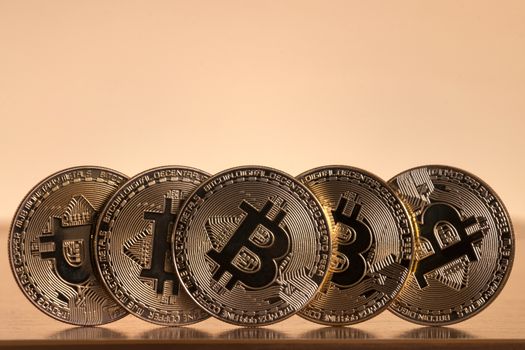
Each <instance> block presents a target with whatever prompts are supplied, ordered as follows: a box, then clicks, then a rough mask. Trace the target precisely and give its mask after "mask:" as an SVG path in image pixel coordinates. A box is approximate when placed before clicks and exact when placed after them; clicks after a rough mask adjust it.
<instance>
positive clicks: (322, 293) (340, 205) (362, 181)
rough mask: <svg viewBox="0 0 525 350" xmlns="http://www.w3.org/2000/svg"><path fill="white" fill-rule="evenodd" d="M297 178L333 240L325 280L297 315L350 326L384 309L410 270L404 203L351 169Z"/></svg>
mask: <svg viewBox="0 0 525 350" xmlns="http://www.w3.org/2000/svg"><path fill="white" fill-rule="evenodd" d="M297 178H298V179H299V180H300V181H301V182H302V183H303V184H304V185H306V187H308V188H309V189H310V190H311V191H312V192H313V193H314V194H315V195H316V196H317V198H318V199H319V201H320V202H321V205H322V206H323V208H324V210H325V212H326V213H327V215H328V217H329V220H330V223H331V227H332V230H331V231H332V234H333V236H332V238H333V241H334V249H333V253H332V255H333V258H332V263H331V266H330V271H329V274H328V278H327V279H326V281H325V283H324V284H323V286H322V288H321V289H320V290H319V292H317V294H316V296H315V298H314V299H313V300H312V301H311V302H310V303H309V304H308V305H307V306H306V307H305V308H304V309H302V310H301V312H300V313H299V315H300V316H302V317H304V318H306V319H308V320H310V321H313V322H317V323H321V324H327V325H348V324H354V323H358V322H362V321H365V320H367V319H370V318H371V317H373V316H376V315H377V314H379V313H380V312H382V311H384V310H386V308H387V307H388V305H389V304H390V303H391V302H392V300H394V298H395V297H396V295H397V294H398V293H399V291H400V290H401V288H402V286H403V284H404V283H405V281H406V279H407V277H408V274H409V271H410V268H411V265H412V252H413V242H414V238H413V237H414V234H415V232H414V225H413V218H412V217H411V215H410V213H409V211H408V210H407V208H406V207H405V205H404V204H403V202H402V201H401V200H400V199H399V198H398V197H397V196H396V194H395V192H394V190H392V189H391V188H390V187H389V186H388V185H387V184H386V182H384V181H383V180H381V179H380V178H378V177H377V176H375V175H373V174H370V173H368V172H366V171H364V170H361V169H357V168H353V167H348V166H323V167H320V168H316V169H312V170H309V171H306V172H304V173H302V174H300V175H299V176H298V177H297Z"/></svg>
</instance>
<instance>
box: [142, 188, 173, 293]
mask: <svg viewBox="0 0 525 350" xmlns="http://www.w3.org/2000/svg"><path fill="white" fill-rule="evenodd" d="M173 201H174V198H169V197H165V198H164V210H163V211H162V212H160V213H159V212H155V211H147V212H144V219H146V220H151V221H153V225H154V232H153V244H152V247H151V262H150V267H149V268H143V269H142V271H141V272H140V277H143V278H149V279H153V280H155V281H156V283H155V284H156V286H155V290H156V292H157V294H162V293H163V291H164V292H166V291H165V288H166V287H167V286H166V285H165V283H166V282H168V281H171V283H170V284H171V285H172V294H173V295H178V293H179V282H178V279H177V276H176V275H175V271H174V268H173V263H172V260H171V248H170V237H171V231H172V228H173V223H174V222H175V219H176V217H177V215H175V214H173V213H172V207H173Z"/></svg>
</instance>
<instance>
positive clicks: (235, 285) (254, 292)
mask: <svg viewBox="0 0 525 350" xmlns="http://www.w3.org/2000/svg"><path fill="white" fill-rule="evenodd" d="M328 225H329V224H328V221H327V219H326V216H325V214H324V213H323V210H322V207H321V205H320V204H319V202H318V200H317V199H316V198H315V196H314V195H313V194H312V193H311V192H310V191H309V190H308V189H307V188H306V187H305V186H303V185H302V184H301V183H300V182H299V181H297V180H296V179H294V178H293V177H292V176H290V175H288V174H286V173H283V172H281V171H278V170H274V169H271V168H266V167H248V166H246V167H239V168H233V169H229V170H226V171H223V172H221V173H219V174H217V175H214V176H212V177H211V178H210V179H209V180H208V181H206V182H205V183H203V184H202V185H201V186H200V187H199V188H198V189H197V190H196V192H194V193H193V194H192V195H191V196H190V198H189V199H188V201H187V202H186V203H185V204H184V206H183V208H182V209H181V212H180V215H179V218H178V220H177V225H176V229H175V233H174V235H173V245H174V254H175V264H176V267H177V273H178V275H179V276H180V277H181V281H182V283H183V285H184V287H185V288H186V290H187V291H188V292H189V293H190V295H191V296H192V297H193V299H194V300H195V301H197V302H198V303H199V305H200V306H202V307H203V308H204V309H205V310H206V311H208V312H209V313H210V314H212V315H213V316H215V317H217V318H219V319H221V320H223V321H226V322H229V323H233V324H237V325H243V326H257V325H265V324H270V323H274V322H277V321H280V320H283V319H285V318H287V317H289V316H291V315H292V314H294V313H296V312H297V311H299V310H300V309H301V308H303V307H304V306H305V305H306V304H307V303H308V302H309V301H310V299H311V298H312V297H313V296H314V295H315V293H316V292H317V290H318V289H319V287H320V285H321V284H322V282H323V280H324V278H325V275H326V272H327V270H328V267H329V263H330V256H331V255H330V254H331V238H330V230H329V226H328Z"/></svg>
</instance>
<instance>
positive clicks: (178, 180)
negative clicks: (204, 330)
mask: <svg viewBox="0 0 525 350" xmlns="http://www.w3.org/2000/svg"><path fill="white" fill-rule="evenodd" d="M208 177H209V175H208V174H207V173H205V172H203V171H201V170H197V169H192V168H187V167H179V166H169V167H160V168H154V169H151V170H147V171H145V172H143V173H141V174H138V175H136V176H134V177H133V178H131V179H130V180H129V181H128V182H126V183H125V184H124V185H122V187H121V189H120V190H119V191H117V192H116V193H115V195H114V196H113V197H112V198H111V199H110V200H109V201H108V203H107V205H106V207H105V209H104V210H103V212H102V214H101V215H100V219H99V222H98V226H97V231H96V236H95V245H96V246H95V249H94V250H95V255H96V262H97V267H98V272H99V273H100V276H101V280H102V281H103V282H104V284H105V285H106V287H107V288H108V290H109V291H110V293H111V294H112V296H113V297H114V298H115V300H117V301H118V302H119V303H120V304H121V305H122V306H123V307H124V308H126V310H128V311H129V312H130V313H131V314H132V315H135V316H137V317H139V318H141V319H143V320H146V321H149V322H152V323H156V324H160V325H165V326H179V325H187V324H191V323H195V322H198V321H201V320H204V319H206V318H208V317H209V315H208V314H207V313H206V312H205V311H203V310H202V309H201V308H200V307H199V306H198V305H197V304H196V303H195V302H194V301H193V300H192V299H191V298H190V297H189V296H188V294H187V293H186V292H185V291H184V289H183V288H181V287H180V283H179V279H178V277H177V275H176V273H175V266H174V264H173V259H172V252H171V235H172V232H173V225H174V224H175V220H176V217H177V214H178V212H179V209H180V206H181V204H182V202H183V201H184V200H185V199H186V198H187V197H188V195H189V194H190V193H191V192H193V190H195V189H196V188H197V186H198V185H199V184H201V183H202V182H203V181H205V180H206V179H207V178H208Z"/></svg>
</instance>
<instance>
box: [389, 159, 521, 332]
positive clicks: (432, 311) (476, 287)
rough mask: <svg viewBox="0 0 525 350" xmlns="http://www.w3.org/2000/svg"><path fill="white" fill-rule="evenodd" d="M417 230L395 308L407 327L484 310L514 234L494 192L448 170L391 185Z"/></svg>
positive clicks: (502, 277) (506, 268) (422, 171)
mask: <svg viewBox="0 0 525 350" xmlns="http://www.w3.org/2000/svg"><path fill="white" fill-rule="evenodd" d="M389 184H390V185H392V187H393V188H394V189H395V190H396V191H397V192H398V194H399V195H400V196H401V197H402V198H403V199H404V200H405V202H406V203H408V204H409V206H410V207H411V208H412V211H413V212H414V214H415V215H416V219H417V224H418V226H419V238H418V239H417V242H416V249H415V254H414V255H415V259H416V261H415V268H414V271H413V272H411V273H410V276H409V278H408V281H407V284H406V285H405V287H404V288H403V290H402V291H401V293H400V294H399V295H398V297H397V298H396V300H395V301H394V302H393V303H392V304H390V310H391V311H393V312H394V313H395V314H396V315H398V316H400V317H402V318H404V319H407V320H409V321H412V322H415V323H419V324H424V325H446V324H452V323H456V322H459V321H463V320H465V319H467V318H469V317H471V316H474V315H475V314H477V313H478V312H480V311H481V310H483V309H484V308H486V307H487V306H488V305H489V304H490V303H491V302H492V301H493V300H494V299H495V297H496V296H497V295H498V294H499V292H500V291H501V289H502V288H503V286H504V284H505V282H506V280H507V278H508V276H509V273H510V270H511V267H512V261H513V258H514V233H513V229H512V224H511V222H510V218H509V215H508V213H507V211H506V209H505V207H504V206H503V203H502V202H501V200H500V199H499V197H498V196H497V195H496V193H495V192H494V191H493V190H492V189H491V188H490V187H489V186H488V185H487V184H486V183H484V182H483V181H482V180H481V179H479V178H477V177H476V176H474V175H472V174H470V173H468V172H466V171H463V170H460V169H457V168H453V167H449V166H441V165H429V166H422V167H418V168H414V169H410V170H407V171H405V172H403V173H401V174H399V175H397V176H395V177H394V178H393V179H391V180H390V181H389Z"/></svg>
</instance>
